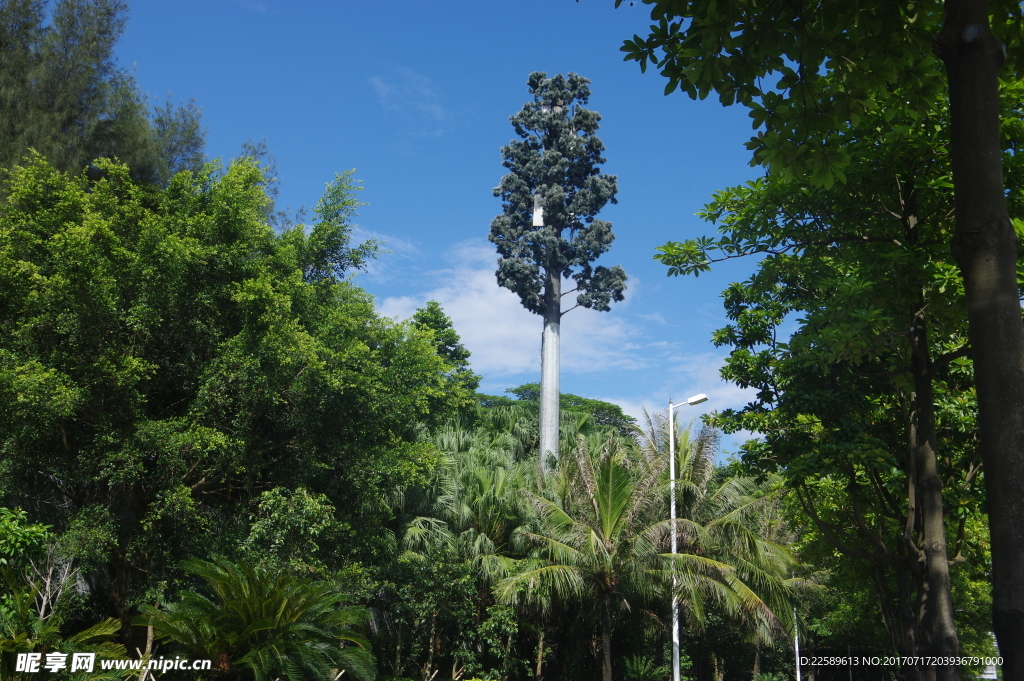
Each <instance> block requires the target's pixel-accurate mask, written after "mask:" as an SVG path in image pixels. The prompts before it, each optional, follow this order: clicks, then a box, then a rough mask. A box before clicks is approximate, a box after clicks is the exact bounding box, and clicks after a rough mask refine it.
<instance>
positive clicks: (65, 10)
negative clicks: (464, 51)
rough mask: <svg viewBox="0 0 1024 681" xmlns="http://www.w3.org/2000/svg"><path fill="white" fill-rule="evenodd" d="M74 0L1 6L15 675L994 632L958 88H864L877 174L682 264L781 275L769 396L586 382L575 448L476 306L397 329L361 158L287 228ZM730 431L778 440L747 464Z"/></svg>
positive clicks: (20, 679)
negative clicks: (960, 245)
mask: <svg viewBox="0 0 1024 681" xmlns="http://www.w3.org/2000/svg"><path fill="white" fill-rule="evenodd" d="M46 9H47V7H46V4H45V3H43V2H41V1H39V0H0V48H2V50H3V51H4V52H3V54H4V62H3V68H2V69H0V111H2V113H3V114H4V116H3V123H2V124H0V165H2V166H3V167H4V168H5V169H6V170H5V175H4V176H3V178H2V183H0V578H2V581H0V584H3V586H2V587H0V656H2V657H0V679H3V680H4V681H6V680H7V679H10V680H11V681H27V680H29V679H32V680H35V679H50V678H52V679H64V678H66V679H101V678H104V679H106V678H109V679H114V678H129V677H130V678H138V679H139V681H146V680H147V679H150V678H165V677H166V678H168V679H175V678H179V679H194V678H202V679H225V680H227V679H238V680H247V681H248V680H254V681H262V680H263V679H266V680H267V681H271V680H275V679H281V680H284V679H287V680H288V681H300V680H313V679H317V680H320V679H324V680H327V679H329V680H330V681H338V679H340V678H343V676H342V675H344V678H356V679H361V680H368V679H373V678H378V679H416V680H418V679H423V681H431V680H432V679H462V680H463V681H469V680H470V679H488V680H496V679H502V680H505V679H508V680H520V679H535V680H539V679H542V678H543V679H563V680H569V679H590V678H601V679H603V680H604V681H611V679H630V680H634V681H639V680H644V681H647V680H655V679H658V680H664V679H666V678H669V676H670V670H669V668H668V664H669V660H670V659H671V641H672V628H671V623H672V606H673V603H676V604H677V605H678V608H679V612H680V615H681V620H682V632H681V652H682V655H681V657H682V662H683V664H682V666H683V674H684V676H685V677H686V678H689V679H693V680H694V681H725V680H729V681H732V680H733V679H736V680H740V679H754V681H777V680H778V679H784V678H788V677H789V675H790V674H791V673H792V669H793V662H794V660H793V649H792V638H793V636H794V635H799V636H800V638H801V646H802V651H803V652H804V654H805V655H811V656H813V655H844V654H855V655H862V654H870V655H886V654H892V653H900V654H904V655H915V654H923V653H930V652H935V651H936V650H938V651H943V650H947V649H950V646H952V649H955V650H956V651H957V652H958V653H959V654H961V655H991V654H994V652H995V650H994V646H993V643H992V639H991V636H990V634H989V632H990V631H991V629H992V626H991V619H990V617H989V609H990V607H991V604H992V600H991V595H990V590H989V584H990V580H991V561H992V558H991V556H992V549H993V542H990V540H989V536H988V532H987V524H986V509H987V506H986V488H985V483H986V479H985V474H984V472H983V469H982V464H981V462H980V460H981V450H980V448H979V445H978V441H977V438H978V424H977V420H976V417H975V414H976V410H977V400H978V397H977V392H976V389H975V379H974V373H973V369H974V361H975V359H976V356H975V354H976V350H975V349H974V348H973V346H972V345H971V343H970V342H969V341H968V335H969V329H968V324H967V321H968V317H967V308H968V304H967V302H966V297H967V293H966V290H965V287H964V284H963V280H962V278H961V277H960V275H959V273H958V271H957V266H958V265H957V263H956V261H955V259H954V257H953V256H952V255H951V254H950V252H949V250H948V248H947V247H946V242H947V240H948V235H949V234H951V233H952V232H953V231H954V230H955V229H956V227H955V225H954V224H953V218H952V215H953V202H952V197H951V195H950V193H949V191H948V190H949V187H950V184H951V180H950V178H951V173H952V170H951V160H950V155H949V151H948V150H949V145H950V139H949V134H948V133H947V132H946V130H947V128H948V116H949V113H948V111H946V109H944V108H943V107H935V108H934V109H932V110H929V111H928V112H925V113H921V112H917V113H914V114H913V115H911V114H908V113H906V112H901V111H891V112H890V111H885V112H879V111H876V110H865V111H861V112H860V114H859V118H858V121H860V122H861V124H860V125H859V126H854V127H853V128H850V129H849V130H846V131H845V132H844V139H843V141H844V145H845V147H844V148H845V149H846V153H847V154H848V155H849V158H846V159H845V160H844V161H843V163H842V164H840V165H836V166H834V167H833V166H829V167H828V168H826V169H825V170H821V172H820V173H818V174H817V175H815V174H814V173H812V174H811V175H812V176H811V177H810V179H809V180H807V181H804V180H802V179H801V177H803V176H805V175H807V174H806V173H802V171H801V172H796V171H794V170H793V167H790V166H787V167H789V170H788V171H787V172H781V171H779V172H775V173H773V174H770V175H768V176H767V177H766V178H764V179H762V180H758V181H756V182H753V183H750V184H748V185H746V186H743V187H736V188H731V189H727V190H724V191H722V192H720V193H718V194H716V195H715V197H714V198H713V200H712V202H711V203H709V204H708V206H707V207H706V209H705V211H704V217H705V218H706V219H708V220H709V221H710V222H713V223H717V224H719V226H720V233H719V235H718V236H716V237H708V238H703V239H698V240H694V241H689V242H685V243H670V244H666V245H665V246H663V247H662V248H661V249H660V255H659V258H660V259H661V260H663V261H664V263H665V264H666V265H668V266H669V268H670V272H671V273H672V274H699V273H700V272H702V271H704V270H706V269H708V268H709V267H710V266H711V265H712V263H714V262H716V261H718V260H723V259H729V258H734V257H742V256H748V255H754V256H756V257H758V258H759V259H758V260H757V261H756V263H755V264H754V265H753V267H754V274H753V275H752V276H751V278H750V279H749V280H748V281H745V282H742V283H738V284H735V285H733V286H732V287H730V288H729V289H728V290H727V291H726V294H725V302H726V312H727V315H728V316H729V319H730V325H729V326H727V327H726V328H724V329H722V330H720V331H719V332H717V334H716V336H715V341H716V342H717V343H719V344H720V345H723V346H727V347H729V349H730V353H731V354H730V358H729V361H728V363H727V365H726V368H725V370H724V376H725V377H726V378H727V379H728V380H731V381H733V382H735V383H737V384H739V385H742V386H753V387H755V388H756V389H757V390H758V394H757V397H756V399H755V400H753V401H752V402H751V403H750V404H749V405H748V406H747V407H746V408H744V409H741V410H735V411H727V412H724V413H721V414H718V415H717V416H716V417H715V418H713V419H712V420H711V421H710V422H709V423H707V424H705V425H703V426H701V427H699V428H698V427H696V426H695V427H693V428H692V429H686V428H677V429H676V432H674V433H669V430H668V424H667V423H666V422H665V420H664V419H663V418H662V416H661V415H660V414H658V415H653V416H648V417H647V419H646V421H645V422H644V423H637V421H636V419H634V418H632V417H630V416H628V415H625V414H624V413H623V412H622V410H621V409H620V408H619V407H617V406H615V405H611V404H608V403H605V402H601V401H598V400H593V399H589V398H585V397H580V396H576V395H569V394H562V395H561V405H560V407H561V409H560V418H561V420H560V428H559V436H560V442H559V446H558V450H559V451H560V452H561V457H560V458H559V460H558V461H557V462H556V463H555V464H553V465H551V467H550V468H548V467H545V466H542V465H541V461H540V458H539V451H540V434H539V428H538V414H539V411H540V406H539V402H540V386H539V385H538V384H535V383H534V384H527V385H523V386H520V387H518V388H514V389H512V390H509V391H508V395H506V396H492V395H481V394H477V393H475V391H476V389H477V387H478V385H479V383H480V377H479V376H477V375H476V374H475V373H474V372H473V371H472V366H471V363H470V359H471V358H470V354H469V352H468V350H467V349H466V348H465V347H464V346H463V345H462V343H461V340H460V338H459V335H458V332H457V331H456V329H454V328H453V326H452V323H451V320H450V319H449V318H448V317H447V316H446V315H445V313H444V311H443V310H442V309H441V307H440V305H438V304H437V303H436V302H433V301H432V302H429V303H427V304H426V305H425V306H424V307H423V308H422V309H420V310H418V311H417V312H416V314H415V315H414V316H413V317H412V318H411V319H410V320H409V321H407V322H395V321H393V320H389V319H385V318H382V317H380V316H379V315H377V314H376V313H375V311H374V308H373V303H372V299H371V297H370V296H369V295H368V294H367V293H366V292H365V291H363V290H361V289H360V288H359V287H358V286H356V285H355V284H354V283H353V281H352V280H351V277H350V276H349V275H350V274H352V273H353V272H355V271H358V270H360V269H363V268H365V266H366V264H367V261H368V260H369V259H371V258H374V257H376V256H377V254H378V248H377V244H375V243H373V242H367V243H364V244H353V243H351V235H352V228H353V224H352V220H353V218H354V216H355V211H356V210H357V208H358V206H359V202H358V201H357V198H356V196H357V191H358V189H359V185H358V182H357V181H356V180H355V179H354V178H353V175H352V173H351V172H347V173H340V174H338V175H337V176H336V177H335V178H334V180H333V181H332V182H331V183H329V184H328V186H327V190H326V191H325V193H324V195H323V198H322V199H321V200H320V202H319V203H318V204H317V205H316V207H315V209H314V211H313V216H314V219H313V221H312V224H310V225H301V224H294V222H293V221H292V220H290V219H287V218H285V219H282V218H281V216H280V214H277V213H275V212H274V210H273V206H272V194H273V186H272V177H271V173H270V172H269V171H268V168H267V167H266V166H265V165H264V166H261V165H260V162H259V158H261V157H265V155H266V154H265V149H260V148H257V147H256V146H254V145H252V144H249V145H248V146H247V147H246V149H247V151H245V152H244V155H243V157H242V158H240V159H237V160H235V161H232V162H231V163H228V164H226V165H218V164H205V163H203V149H202V135H201V130H200V126H199V120H198V114H197V110H196V109H195V107H194V106H191V105H190V106H186V107H183V108H179V109H174V108H173V107H171V106H169V105H168V106H166V107H160V108H157V109H156V110H155V111H150V110H149V106H148V103H147V102H145V101H144V100H143V99H142V98H141V97H140V96H139V94H138V92H137V90H136V88H135V86H134V84H133V83H132V82H131V79H130V77H128V76H127V75H126V74H124V73H123V72H121V71H119V70H118V69H117V68H116V65H115V64H114V63H113V60H112V58H111V54H112V47H113V44H114V42H115V41H116V38H117V36H118V35H119V32H120V30H121V27H122V26H123V21H124V12H125V7H124V5H123V4H121V3H119V2H111V1H109V0H92V1H89V0H62V1H61V2H58V3H57V4H56V5H55V6H54V8H53V11H52V13H51V15H50V16H51V18H50V21H49V23H46V21H45V18H46V16H47V12H46ZM677 28H678V27H677ZM655 37H657V36H655ZM662 37H665V36H662ZM652 49H653V48H652ZM659 49H661V48H660V47H659ZM637 54H639V53H637ZM673 63H674V62H673ZM70 67H73V68H70ZM673 73H674V72H672V71H671V70H670V71H669V73H668V74H667V75H669V76H670V77H674V78H676V79H677V80H678V79H679V78H681V76H680V75H679V74H675V75H672V74H673ZM827 84H828V83H827V82H823V83H818V85H827ZM698 85H700V84H698ZM705 85H706V84H705ZM693 87H697V85H694V86H693ZM700 87H704V85H700ZM1020 90H1021V88H1020V83H1019V81H1012V80H1008V81H1007V82H1006V83H1005V84H1004V85H1003V94H1004V100H1005V102H1006V103H1005V107H1004V111H1003V117H1004V119H1005V122H1006V125H1005V126H1004V133H1003V143H1004V144H1003V150H1004V154H1003V156H1004V158H1003V161H1004V164H1005V166H1006V169H1007V173H1008V175H1009V176H1010V177H1011V178H1015V179H1019V178H1020V177H1021V175H1022V173H1024V165H1022V164H1021V161H1020V159H1019V154H1017V153H1016V150H1017V149H1019V147H1020V144H1021V141H1022V139H1024V124H1022V122H1021V121H1022V120H1024V116H1022V113H1021V107H1020V101H1021V97H1020ZM694 92H697V90H695V91H694ZM538 111H539V110H538ZM587 113H588V114H589V112H587ZM72 122H73V125H72V124H71V123H72ZM534 151H536V150H534ZM594 153H595V154H596V153H597V152H594ZM780 153H781V152H780ZM785 162H786V161H785V159H784V158H782V157H779V158H777V159H775V160H774V161H773V163H782V164H785ZM780 167H781V166H780ZM821 167H824V166H821ZM836 168H841V171H838V172H841V173H842V175H843V178H838V176H837V175H836V174H835V173H836V172H837V171H836ZM797 170H799V169H797ZM819 170H820V168H819ZM826 177H827V178H831V179H829V181H827V182H826V181H825V178H826ZM836 179H846V180H847V183H846V184H842V183H836V182H834V181H833V180H836ZM1019 184H1020V183H1019V182H1017V183H1016V184H1015V185H1014V188H1013V189H1012V190H1010V191H1008V192H1006V198H1007V199H1008V205H1009V211H1010V214H1011V216H1012V217H1013V218H1014V219H1015V221H1016V222H1015V223H1014V224H1016V225H1017V226H1018V230H1019V231H1021V230H1022V228H1021V226H1022V225H1024V222H1021V220H1022V218H1024V213H1022V210H1024V193H1022V192H1021V191H1020V187H1019V186H1018V185H1019ZM519 189H522V188H521V187H520V188H519ZM517 191H518V190H517ZM520 194H522V195H521V196H519V195H518V194H517V195H516V196H518V198H517V199H516V201H517V202H518V203H517V205H518V206H519V208H520V209H521V210H520V212H523V215H525V214H526V213H525V212H524V211H527V212H528V208H529V206H528V205H527V204H528V203H529V201H526V199H525V198H523V197H527V196H528V194H523V193H522V192H520ZM520 204H521V205H520ZM545 207H546V208H548V211H547V214H548V215H551V214H554V212H557V211H554V212H553V209H550V206H547V205H546V206H545ZM520 217H522V216H520ZM524 219H525V218H524ZM594 224H597V222H596V221H595V223H594ZM1021 281H1024V277H1022V278H1021ZM620 283H621V282H620ZM794 329H795V330H794ZM787 334H788V336H787ZM718 429H724V430H727V431H741V430H744V431H752V432H755V433H758V434H759V435H761V437H760V438H759V439H756V440H752V441H751V442H749V443H748V444H747V445H745V446H744V448H743V450H742V452H741V458H740V459H739V460H733V461H729V462H725V463H723V462H722V461H720V451H719V448H718V441H719V437H720V433H721V431H720V430H718ZM669 437H673V438H675V442H676V443H677V449H676V460H675V462H674V464H675V469H676V470H677V471H678V472H677V476H676V480H675V490H676V494H677V497H678V511H677V514H676V525H677V528H678V529H677V530H676V531H675V540H676V542H677V544H678V549H677V550H676V551H675V552H673V551H672V549H671V546H672V539H673V534H672V527H673V523H672V522H671V521H670V517H669V516H670V514H669V495H670V488H671V481H670V480H669V478H668V470H669V456H670V455H669V440H668V438H669ZM75 653H94V654H97V655H98V656H99V657H100V658H103V659H107V660H119V661H122V662H126V661H128V660H138V659H139V658H140V657H141V658H143V659H144V660H150V659H152V660H161V661H164V660H173V659H178V658H189V659H205V660H209V661H210V666H209V668H208V669H200V670H195V671H193V670H184V669H170V670H167V671H161V672H160V673H159V676H156V675H155V674H152V673H151V672H149V671H145V672H143V671H142V670H132V669H131V668H129V667H125V666H122V667H121V668H120V669H117V668H112V669H101V668H99V667H98V666H97V668H96V669H94V670H91V671H88V670H84V669H72V668H71V667H70V657H69V658H68V664H67V665H64V662H65V661H64V660H63V659H59V655H60V654H67V655H69V656H70V655H72V654H75ZM19 654H21V655H22V657H20V658H19V657H18V656H19ZM25 654H37V655H39V658H38V663H39V665H40V669H41V671H36V670H31V669H24V668H19V667H18V664H19V662H18V660H21V663H22V665H23V666H24V663H25V660H26V659H28V658H26V657H24V655H25ZM54 655H57V657H56V658H52V661H51V657H48V656H54ZM47 664H49V666H50V667H52V668H51V669H47V668H46V665H47ZM161 664H162V662H161ZM61 665H63V666H61ZM965 671H970V670H965ZM804 673H805V674H807V675H808V676H810V677H812V678H813V679H816V680H817V681H822V680H823V679H832V678H837V679H838V678H847V676H846V675H847V673H848V670H847V669H846V668H845V667H836V666H832V667H819V668H810V669H805V670H804ZM935 673H936V669H935V668H934V667H929V666H928V665H907V666H905V667H904V668H902V669H899V670H897V669H896V668H892V667H890V668H882V667H878V668H871V669H865V668H860V669H858V670H857V676H858V678H867V677H869V676H871V677H872V678H879V679H881V678H889V679H891V678H901V679H918V678H920V679H930V678H934V676H935ZM943 673H944V674H946V675H948V674H950V673H952V672H950V671H949V670H945V671H944V672H943ZM957 673H959V672H957Z"/></svg>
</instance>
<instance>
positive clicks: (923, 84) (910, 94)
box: [615, 0, 1024, 187]
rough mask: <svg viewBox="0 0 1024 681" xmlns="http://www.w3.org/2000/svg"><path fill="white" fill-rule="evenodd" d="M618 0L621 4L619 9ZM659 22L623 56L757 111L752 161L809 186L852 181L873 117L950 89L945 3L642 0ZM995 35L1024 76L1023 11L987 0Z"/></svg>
mask: <svg viewBox="0 0 1024 681" xmlns="http://www.w3.org/2000/svg"><path fill="white" fill-rule="evenodd" d="M621 3H622V0H616V2H615V5H616V6H618V5H620V4H621ZM644 3H645V4H649V5H653V7H652V8H651V18H652V20H654V21H655V22H657V23H655V24H653V25H652V26H651V32H650V34H649V35H647V36H645V37H644V36H639V35H634V36H633V38H632V39H631V40H627V41H625V43H624V44H623V46H622V48H621V49H622V51H623V52H624V53H625V55H626V56H625V59H626V60H633V61H636V62H638V63H639V65H640V68H641V70H643V71H646V69H647V66H648V64H650V65H651V66H654V67H656V68H657V69H658V70H659V72H660V73H661V75H662V76H663V77H665V78H666V79H667V80H668V82H667V84H666V85H665V92H666V94H667V93H671V92H673V91H675V90H676V89H679V90H680V91H682V92H685V93H686V94H687V95H689V96H690V97H691V98H693V99H698V98H699V99H704V98H705V97H707V96H708V95H709V94H710V93H711V92H715V93H717V94H718V97H719V100H720V101H721V102H722V104H724V105H731V104H740V105H742V106H745V107H747V108H748V109H750V117H751V119H752V121H753V127H754V129H755V130H759V132H758V134H757V135H756V136H754V137H752V138H751V140H750V141H749V142H748V143H747V148H748V149H750V150H751V151H753V152H754V153H753V160H752V161H751V164H752V165H753V164H758V165H765V166H767V167H768V168H769V169H770V171H771V173H772V174H773V175H776V176H778V177H779V178H780V179H788V178H802V179H806V180H807V182H808V183H809V184H811V185H813V186H824V187H831V186H832V185H833V184H834V183H835V182H837V181H838V182H840V183H843V182H845V181H846V179H847V178H846V172H845V167H846V166H847V165H848V164H849V163H851V162H852V161H854V160H856V158H857V156H856V155H855V154H854V153H852V152H851V150H850V149H848V148H847V146H846V143H845V137H846V134H847V133H848V132H849V131H851V130H853V129H861V130H863V129H865V128H870V126H871V125H872V124H873V123H872V122H868V123H867V124H866V125H865V122H866V121H869V120H871V119H875V118H879V117H880V118H883V119H884V120H885V121H886V122H891V121H892V120H893V118H894V117H896V116H901V115H902V116H906V117H908V118H910V119H912V120H921V119H923V118H925V117H927V116H929V115H932V114H934V113H935V112H936V110H937V109H938V108H940V107H941V105H942V104H943V103H944V100H945V96H946V88H945V86H944V83H945V82H946V77H945V73H944V72H945V67H944V65H943V63H942V61H941V59H940V58H939V56H938V55H937V54H936V53H935V52H934V51H933V49H932V41H933V37H934V36H935V35H936V34H937V33H939V32H940V29H941V28H942V22H943V14H942V11H941V5H940V3H929V4H921V3H904V4H897V5H893V4H892V3H889V2H886V1H885V0H872V1H871V2H867V3H843V2H821V3H813V4H807V3H802V2H789V1H785V2H777V3H773V4H771V5H762V4H760V3H757V2H755V1H753V0H744V1H742V2H729V3H720V2H716V0H688V1H686V2H681V1H676V0H667V1H666V0H644ZM989 7H990V10H989V11H990V13H991V16H992V30H993V32H994V33H995V37H996V39H997V40H999V41H1001V42H1002V43H1005V44H1006V45H1007V48H1008V49H1007V50H1006V51H1005V53H1006V54H1007V55H1008V57H1007V61H1008V62H1009V63H1008V64H1007V65H1006V68H1004V69H1003V72H1002V73H1003V77H1010V78H1013V77H1016V76H1015V75H1013V74H1020V73H1022V72H1024V57H1022V53H1021V50H1020V49H1019V48H1020V46H1021V44H1022V38H1024V32H1022V28H1021V27H1022V24H1024V22H1022V20H1021V19H1022V16H1021V6H1020V3H1019V2H1016V1H1015V0H1000V1H998V2H991V3H989Z"/></svg>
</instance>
